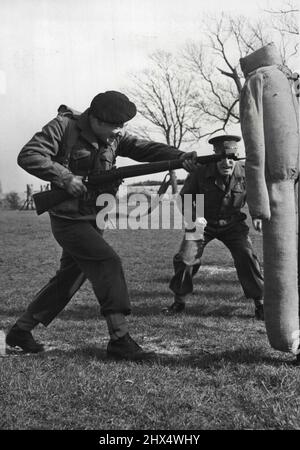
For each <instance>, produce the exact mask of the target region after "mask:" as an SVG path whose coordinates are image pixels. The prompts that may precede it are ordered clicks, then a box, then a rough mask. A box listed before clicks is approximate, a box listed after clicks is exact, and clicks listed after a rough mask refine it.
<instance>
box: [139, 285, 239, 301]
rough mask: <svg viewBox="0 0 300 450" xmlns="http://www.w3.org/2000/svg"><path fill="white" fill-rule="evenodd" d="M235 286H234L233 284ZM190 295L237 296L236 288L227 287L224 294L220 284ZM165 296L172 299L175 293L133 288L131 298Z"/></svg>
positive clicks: (201, 296) (210, 297) (214, 297)
mask: <svg viewBox="0 0 300 450" xmlns="http://www.w3.org/2000/svg"><path fill="white" fill-rule="evenodd" d="M232 287H233V288H234V286H232ZM190 295H194V296H195V297H199V299H201V298H204V299H212V300H215V299H216V296H217V295H220V296H222V298H224V300H230V299H231V298H232V297H236V291H235V290H234V289H232V291H231V290H229V289H226V295H224V288H222V286H220V287H219V288H217V286H214V287H213V288H212V289H211V290H209V289H204V290H202V291H201V292H200V291H198V290H197V291H195V292H194V293H193V294H190ZM165 297H170V299H172V298H173V293H172V291H170V290H162V289H161V290H157V289H151V290H145V289H143V290H142V291H140V290H138V289H131V290H130V298H131V299H132V301H136V299H139V298H142V299H146V300H147V299H149V300H152V299H157V298H158V299H159V298H165Z"/></svg>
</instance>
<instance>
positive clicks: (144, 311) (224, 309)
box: [132, 302, 253, 320]
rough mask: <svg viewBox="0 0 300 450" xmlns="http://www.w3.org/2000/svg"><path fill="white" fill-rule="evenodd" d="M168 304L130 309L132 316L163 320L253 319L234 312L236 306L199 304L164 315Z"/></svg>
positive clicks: (138, 306)
mask: <svg viewBox="0 0 300 450" xmlns="http://www.w3.org/2000/svg"><path fill="white" fill-rule="evenodd" d="M169 304H171V302H170V303H168V304H162V305H161V306H158V305H157V304H156V305H153V306H148V305H142V304H139V305H137V304H135V305H133V308H132V314H133V316H136V317H149V316H162V317H163V318H164V319H166V318H168V317H170V319H171V318H172V317H178V318H180V317H185V316H188V317H223V318H232V317H237V318H239V319H241V320H249V319H251V318H253V316H252V315H251V314H246V313H245V314H240V313H237V312H236V311H237V310H239V309H240V307H238V306H236V305H220V306H214V305H213V306H210V305H202V304H199V306H187V307H186V311H185V312H184V313H182V314H175V315H170V316H168V315H166V314H164V313H163V312H162V309H163V308H164V307H166V306H168V305H169Z"/></svg>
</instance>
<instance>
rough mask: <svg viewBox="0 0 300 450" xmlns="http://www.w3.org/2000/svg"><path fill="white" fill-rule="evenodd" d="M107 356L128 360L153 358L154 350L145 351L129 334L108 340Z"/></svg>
mask: <svg viewBox="0 0 300 450" xmlns="http://www.w3.org/2000/svg"><path fill="white" fill-rule="evenodd" d="M107 356H108V357H109V358H113V359H117V360H119V359H126V360H128V361H144V360H150V359H153V358H154V356H155V353H154V352H147V351H145V350H143V349H142V347H140V346H139V345H138V344H137V343H136V342H135V341H134V340H133V339H132V337H131V336H130V335H129V333H126V334H125V336H122V337H121V338H119V339H117V340H115V341H112V340H110V341H109V343H108V345H107Z"/></svg>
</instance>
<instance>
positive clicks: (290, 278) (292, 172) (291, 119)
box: [240, 43, 299, 358]
mask: <svg viewBox="0 0 300 450" xmlns="http://www.w3.org/2000/svg"><path fill="white" fill-rule="evenodd" d="M240 63H241V68H242V70H243V72H244V75H245V78H246V82H245V85H244V87H243V90H242V92H241V98H240V118H241V127H242V134H243V138H244V142H245V149H246V183H247V197H248V205H249V210H250V214H251V216H252V219H254V225H255V219H262V231H263V254H264V278H265V284H264V313H265V323H266V330H267V335H268V339H269V342H270V344H271V346H272V347H273V348H275V349H277V350H281V351H283V352H291V353H293V354H298V353H299V316H298V302H299V298H298V279H297V265H298V264H297V259H298V258H297V226H298V217H297V210H296V195H295V194H296V190H295V187H296V181H297V178H298V176H299V123H298V102H297V99H296V95H295V92H294V91H293V83H294V79H293V78H294V75H293V74H292V72H291V71H290V70H289V69H288V68H287V67H286V66H283V65H282V63H281V57H280V55H279V52H278V51H277V49H276V47H275V45H274V44H273V43H271V44H268V45H267V46H265V47H262V48H261V49H259V50H257V51H256V52H254V53H252V54H250V55H248V56H247V57H245V58H242V59H241V61H240ZM298 358H299V356H298Z"/></svg>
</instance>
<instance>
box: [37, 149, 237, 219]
mask: <svg viewBox="0 0 300 450" xmlns="http://www.w3.org/2000/svg"><path fill="white" fill-rule="evenodd" d="M226 158H229V159H234V160H235V161H238V160H240V159H245V158H237V157H236V156H235V154H234V153H230V154H228V155H226ZM222 159H224V154H213V155H205V156H198V157H197V158H196V163H199V164H209V163H215V162H218V161H221V160H222ZM183 161H184V160H182V159H173V160H169V161H159V162H153V163H147V164H135V165H132V166H126V167H119V168H118V169H111V170H109V171H100V172H98V173H97V174H94V175H88V176H87V177H85V179H83V183H84V184H85V185H86V187H87V188H90V189H96V188H97V187H99V186H101V185H106V184H109V183H111V182H113V181H116V180H123V179H124V178H131V177H138V176H142V175H148V174H152V173H158V172H165V171H170V170H176V169H181V168H182V163H183ZM71 198H75V197H74V196H72V195H71V194H69V193H68V192H67V191H66V190H64V189H60V188H57V189H53V190H50V191H43V192H38V193H37V194H34V195H33V199H34V203H35V207H36V212H37V214H38V215H40V214H43V213H44V212H46V211H48V210H49V209H51V208H53V207H54V206H57V205H59V204H60V203H62V202H63V201H65V200H69V199H71Z"/></svg>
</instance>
